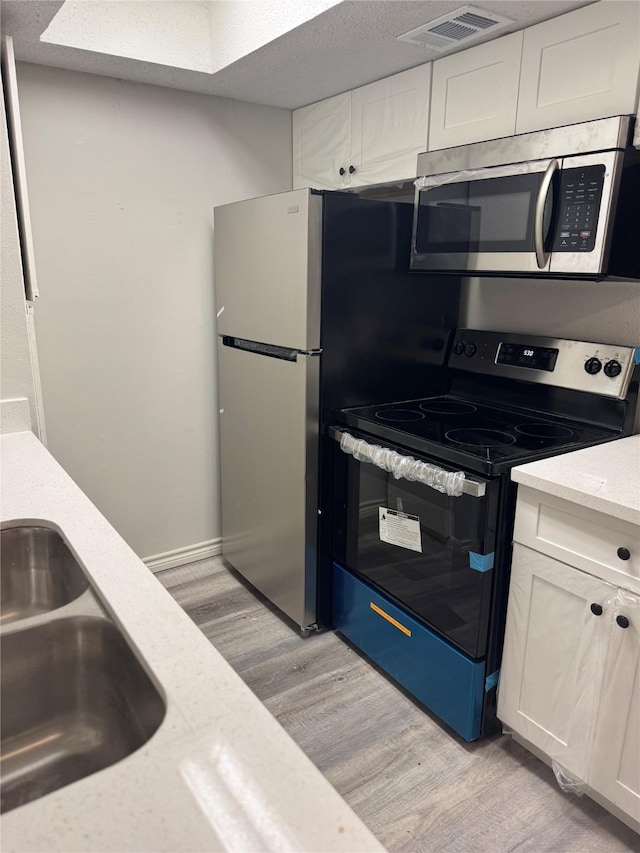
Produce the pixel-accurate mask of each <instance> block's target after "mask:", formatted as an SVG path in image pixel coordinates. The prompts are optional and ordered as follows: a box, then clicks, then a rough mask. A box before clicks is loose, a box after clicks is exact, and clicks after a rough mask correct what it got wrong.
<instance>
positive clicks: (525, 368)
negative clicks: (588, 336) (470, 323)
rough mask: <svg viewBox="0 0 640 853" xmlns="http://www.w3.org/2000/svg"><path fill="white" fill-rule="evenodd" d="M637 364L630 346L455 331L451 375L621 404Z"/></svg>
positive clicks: (533, 336) (637, 361) (525, 335)
mask: <svg viewBox="0 0 640 853" xmlns="http://www.w3.org/2000/svg"><path fill="white" fill-rule="evenodd" d="M637 363H640V357H639V356H638V355H637V351H636V350H635V348H634V347H618V346H614V345H612V344H597V343H591V342H588V341H571V340H565V339H562V338H545V337H541V336H540V335H528V334H522V335H521V334H511V333H504V332H486V331H484V330H478V329H476V330H474V329H458V331H457V334H456V336H455V339H454V342H453V346H452V349H451V354H450V356H449V367H451V368H453V369H454V370H466V371H469V372H472V373H484V374H486V375H493V376H503V377H505V378H510V379H519V380H523V381H526V382H536V383H539V384H544V385H555V386H557V387H558V388H571V389H573V390H575V391H586V392H590V393H593V394H602V395H605V396H607V397H617V398H619V399H624V398H625V397H626V395H627V391H628V388H629V383H630V381H631V376H632V373H633V370H634V367H635V365H636V364H637ZM639 369H640V368H639Z"/></svg>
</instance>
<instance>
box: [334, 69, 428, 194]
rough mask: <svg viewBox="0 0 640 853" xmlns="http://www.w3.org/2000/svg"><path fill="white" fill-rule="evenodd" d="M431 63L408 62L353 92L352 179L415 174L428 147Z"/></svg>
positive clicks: (376, 180)
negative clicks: (405, 68)
mask: <svg viewBox="0 0 640 853" xmlns="http://www.w3.org/2000/svg"><path fill="white" fill-rule="evenodd" d="M430 86H431V63H427V64H425V65H419V66H417V67H416V68H410V69H409V70H408V71H403V72H402V73H400V74H394V75H393V76H392V77H386V78H385V79H384V80H377V81H376V82H375V83H369V85H368V86H361V87H360V88H359V89H354V91H353V92H352V93H351V159H350V162H349V166H350V167H351V168H353V170H354V171H353V172H352V178H351V185H352V186H356V185H361V184H377V183H383V182H384V181H393V180H397V179H401V178H411V177H414V176H415V174H416V161H417V157H418V154H419V153H420V152H421V151H426V148H427V131H428V125H429V92H430Z"/></svg>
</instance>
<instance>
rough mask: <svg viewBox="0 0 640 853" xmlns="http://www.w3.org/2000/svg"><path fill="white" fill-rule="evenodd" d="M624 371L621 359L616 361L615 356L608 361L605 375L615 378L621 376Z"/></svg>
mask: <svg viewBox="0 0 640 853" xmlns="http://www.w3.org/2000/svg"><path fill="white" fill-rule="evenodd" d="M621 373H622V366H621V364H620V362H619V361H616V360H615V358H612V359H611V361H608V362H607V363H606V364H605V366H604V375H605V376H608V377H609V378H610V379H613V378H614V377H615V376H619V375H620V374H621Z"/></svg>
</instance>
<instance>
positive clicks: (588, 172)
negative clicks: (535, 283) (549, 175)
mask: <svg viewBox="0 0 640 853" xmlns="http://www.w3.org/2000/svg"><path fill="white" fill-rule="evenodd" d="M604 173H605V167H604V165H599V166H582V167H576V168H574V169H563V170H562V172H561V173H560V200H559V205H558V207H559V211H558V220H557V223H556V233H555V240H554V242H553V249H552V251H553V252H592V251H593V249H594V246H595V242H596V229H597V227H598V214H599V212H600V203H601V201H602V186H603V184H604Z"/></svg>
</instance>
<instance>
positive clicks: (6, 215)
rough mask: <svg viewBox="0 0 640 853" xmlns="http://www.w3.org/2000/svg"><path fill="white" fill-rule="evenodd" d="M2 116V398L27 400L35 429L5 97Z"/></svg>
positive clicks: (0, 104)
mask: <svg viewBox="0 0 640 853" xmlns="http://www.w3.org/2000/svg"><path fill="white" fill-rule="evenodd" d="M3 83H4V81H3ZM0 113H1V117H0V171H1V173H2V174H1V181H0V183H1V185H2V191H1V195H2V199H1V201H2V207H1V209H0V247H1V256H0V306H1V308H2V315H1V317H0V334H1V345H0V355H1V359H0V365H1V369H0V395H1V397H2V399H3V400H9V399H13V398H16V397H26V398H27V399H28V400H29V408H30V412H31V423H32V425H33V426H34V429H35V428H37V423H38V413H37V406H36V391H35V384H34V376H33V369H32V363H31V355H30V351H29V336H28V333H27V317H26V313H25V311H26V303H25V294H24V278H23V274H22V258H21V256H20V242H19V238H18V219H17V215H16V202H15V196H14V191H13V176H12V173H11V159H10V156H9V140H8V136H7V120H6V115H5V109H4V97H0Z"/></svg>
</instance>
